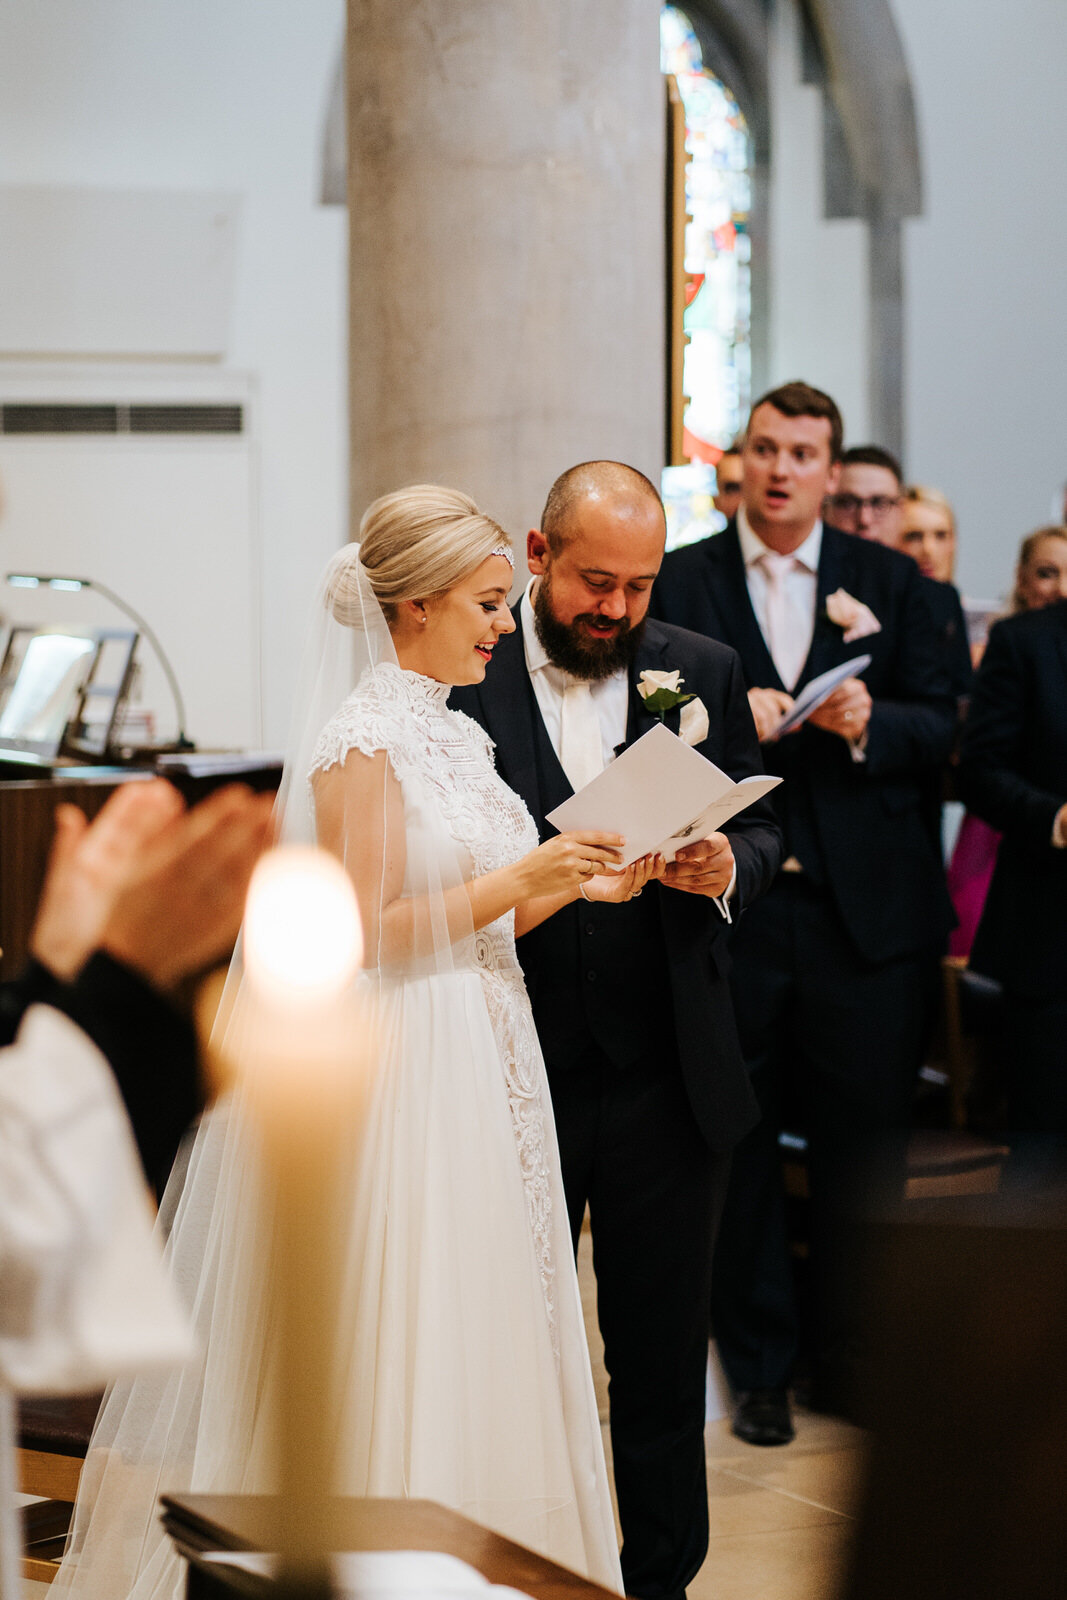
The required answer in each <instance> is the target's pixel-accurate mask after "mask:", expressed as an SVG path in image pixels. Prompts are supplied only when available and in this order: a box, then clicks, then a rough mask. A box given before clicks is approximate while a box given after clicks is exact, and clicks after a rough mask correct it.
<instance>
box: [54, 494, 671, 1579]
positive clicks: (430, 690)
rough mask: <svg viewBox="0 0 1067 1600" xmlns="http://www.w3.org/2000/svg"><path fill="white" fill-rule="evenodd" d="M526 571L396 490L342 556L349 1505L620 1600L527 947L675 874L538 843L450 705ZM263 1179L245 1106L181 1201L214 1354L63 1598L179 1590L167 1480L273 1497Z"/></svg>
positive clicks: (143, 1425)
mask: <svg viewBox="0 0 1067 1600" xmlns="http://www.w3.org/2000/svg"><path fill="white" fill-rule="evenodd" d="M512 576H513V563H512V555H511V550H510V547H509V545H508V542H507V538H506V536H505V535H504V534H503V532H502V531H501V529H500V528H499V527H498V526H497V524H496V523H494V522H492V521H491V520H490V519H489V518H488V517H485V516H483V515H482V513H481V512H480V511H479V510H478V508H477V506H476V505H475V504H474V503H473V501H471V500H469V499H468V498H467V497H466V496H465V495H462V494H459V493H457V492H455V491H453V490H448V489H442V488H436V487H431V486H418V487H414V488H409V489H404V490H401V491H399V492H398V493H396V494H391V495H386V496H384V497H383V498H382V499H380V500H377V501H375V503H374V504H373V505H372V506H371V507H370V508H369V509H368V511H367V512H366V514H365V516H364V518H363V521H362V524H361V528H360V542H359V543H358V544H352V545H348V546H346V547H345V548H344V549H343V550H341V551H340V552H339V553H338V555H337V556H336V557H335V558H334V559H333V561H332V562H331V563H330V566H329V568H328V569H327V573H326V576H325V582H324V587H323V591H322V603H321V605H320V607H319V608H318V613H317V617H318V620H317V629H316V631H317V634H318V637H317V638H316V639H315V640H314V641H313V644H312V647H311V650H310V652H309V660H308V664H307V666H306V668H305V675H306V685H305V693H304V695H303V696H302V700H303V710H302V711H301V724H302V726H301V732H300V736H299V738H298V740H297V748H296V752H295V755H294V756H293V758H292V760H291V761H290V763H289V764H288V766H287V774H286V783H285V784H284V786H283V794H282V804H283V812H284V821H283V827H282V834H283V837H284V838H286V839H291V840H295V839H301V838H304V839H309V838H317V840H318V841H319V842H320V843H321V844H323V845H324V846H325V847H326V848H327V849H329V850H331V851H333V852H334V853H335V854H336V855H338V856H339V857H340V858H341V860H342V861H343V862H344V864H345V866H346V868H347V870H348V872H349V874H350V875H351V878H352V880H353V882H354V884H355V888H356V892H357V896H358V899H359V904H360V910H361V914H362V917H363V922H364V937H365V942H366V948H367V952H368V955H367V961H366V965H367V971H366V973H365V975H364V977H363V979H362V982H363V983H364V984H365V985H367V986H368V987H369V988H371V989H373V993H374V1000H375V1008H376V1025H377V1040H378V1053H379V1067H378V1074H377V1078H376V1082H375V1087H374V1090H373V1093H372V1100H371V1107H370V1113H369V1116H368V1119H367V1125H366V1132H365V1135H364V1142H363V1145H362V1148H361V1149H360V1151H359V1152H358V1155H355V1156H354V1159H355V1160H356V1162H357V1170H358V1184H357V1190H356V1197H355V1202H354V1206H353V1216H352V1223H351V1228H350V1230H349V1236H348V1241H347V1251H348V1259H347V1261H346V1264H345V1273H344V1286H345V1288H344V1295H345V1313H344V1320H343V1321H342V1327H343V1328H344V1330H345V1332H344V1336H343V1343H344V1346H345V1351H346V1371H345V1391H346V1392H345V1401H344V1405H343V1408H342V1415H341V1417H340V1419H339V1435H340V1440H341V1444H340V1456H341V1470H340V1474H339V1492H340V1493H342V1494H348V1495H375V1496H412V1497H421V1498H427V1499H432V1500H438V1501H441V1502H443V1503H445V1504H447V1505H450V1506H452V1507H454V1508H455V1509H457V1510H459V1511H462V1512H464V1513H465V1514H467V1515H469V1516H471V1517H473V1518H474V1519H475V1520H476V1521H479V1522H482V1523H484V1524H486V1525H487V1526H489V1527H491V1528H494V1529H496V1530H497V1531H498V1532H500V1533H503V1534H505V1535H506V1536H508V1537H510V1538H512V1539H515V1540H517V1541H519V1542H520V1543H523V1544H527V1545H530V1546H532V1547H533V1548H535V1549H537V1550H539V1551H541V1552H542V1553H543V1554H544V1555H546V1556H548V1557H550V1558H551V1559H553V1560H555V1561H558V1562H559V1563H561V1564H562V1565H564V1566H567V1567H571V1568H573V1569H575V1570H576V1571H578V1572H581V1573H584V1574H586V1575H587V1576H589V1577H590V1578H592V1579H594V1580H595V1581H596V1582H599V1583H601V1584H604V1585H606V1586H608V1587H611V1588H614V1589H616V1590H620V1591H621V1588H622V1583H621V1575H620V1569H619V1560H618V1553H617V1547H616V1540H615V1532H614V1524H613V1519H612V1512H611V1503H610V1499H609V1495H608V1486H607V1476H606V1471H605V1465H604V1456H603V1448H602V1441H601V1432H600V1425H599V1420H598V1417H597V1410H596V1403H595V1398H594V1394H593V1386H592V1379H591V1375H590V1370H589V1357H588V1351H587V1348H586V1343H585V1331H584V1324H583V1318H582V1309H581V1303H580V1299H579V1294H578V1283H577V1278H576V1275H575V1270H574V1262H573V1257H572V1254H571V1244H570V1234H569V1227H568V1221H567V1211H566V1206H565V1203H564V1197H563V1187H562V1181H561V1178H560V1168H559V1157H558V1151H557V1147H556V1138H555V1131H554V1127H553V1123H552V1114H551V1105H550V1102H549V1094H548V1086H547V1082H546V1077H545V1069H544V1063H543V1061H542V1058H541V1054H540V1050H539V1047H538V1043H537V1037H536V1034H535V1032H534V1027H533V1019H532V1016H531V1013H530V1006H529V1002H528V1000H527V996H526V991H525V988H524V986H523V979H522V973H521V969H520V967H519V965H518V961H517V958H516V954H515V936H516V934H521V933H523V932H525V931H526V930H528V929H529V928H532V927H534V926H536V924H537V923H539V922H540V921H543V920H544V919H545V918H546V917H548V916H551V915H552V914H553V913H554V912H555V911H556V910H558V909H559V908H561V907H562V906H564V905H567V904H569V903H571V902H572V901H573V900H575V899H576V898H577V897H578V896H579V895H583V896H584V897H585V898H587V899H598V900H622V899H625V898H627V897H628V896H630V895H633V894H636V893H638V892H639V891H640V889H641V888H642V886H643V885H644V883H645V882H647V881H648V879H649V878H650V877H654V876H658V875H659V874H660V873H661V872H662V870H663V863H662V861H661V860H660V859H659V858H645V859H644V860H643V861H641V862H638V863H636V864H635V865H634V866H632V867H630V868H628V869H627V870H626V871H621V872H620V871H613V872H612V871H608V870H606V869H608V868H609V867H610V866H611V864H612V863H616V864H617V863H618V861H619V859H620V851H619V846H620V845H621V844H622V842H623V841H622V840H620V839H618V838H616V837H614V836H610V835H607V834H598V833H578V834H563V835H560V836H558V837H556V838H554V839H551V840H549V841H548V842H547V843H545V844H541V845H539V844H538V840H537V832H536V829H535V827H534V824H533V821H532V819H531V817H530V816H529V813H528V812H527V811H526V809H525V807H524V805H523V803H522V801H521V800H520V799H519V798H518V796H517V795H516V794H515V793H514V792H513V791H512V790H510V789H509V788H508V787H507V786H506V785H505V784H504V783H503V781H502V780H501V779H500V778H499V777H498V776H497V774H496V771H495V769H494V765H493V754H492V745H491V742H490V740H489V739H488V737H487V735H486V734H485V733H484V732H483V731H482V730H481V729H480V728H479V727H478V726H477V725H476V724H475V723H474V722H472V721H470V720H469V719H468V718H467V717H465V716H463V715H462V714H461V713H459V712H453V711H450V710H449V709H448V706H447V699H448V693H449V689H450V688H451V687H452V686H453V685H455V684H469V683H475V682H480V681H481V679H482V677H483V676H484V674H485V672H486V670H487V669H488V670H490V671H491V670H492V668H491V666H490V662H491V659H492V653H493V647H494V645H495V643H496V641H497V639H498V637H499V636H500V634H502V633H507V632H511V631H512V629H513V628H514V622H513V620H512V617H511V614H510V611H509V610H508V605H507V595H508V590H509V588H510V587H511V582H512ZM353 657H354V658H355V659H354V661H353ZM353 682H354V683H355V689H354V690H352V691H351V692H350V693H347V698H346V697H345V695H346V692H347V690H348V689H349V686H350V685H351V684H352V683H353ZM236 965H237V961H236V958H235V968H236ZM234 978H235V974H234V973H233V972H231V979H234ZM236 981H239V978H238V979H237V980H236ZM234 1014H235V1015H236V1014H239V1008H234ZM255 1171H256V1158H255V1150H254V1146H253V1140H252V1136H251V1133H250V1131H249V1128H248V1126H247V1123H246V1121H245V1119H243V1118H242V1116H241V1111H240V1106H239V1104H237V1103H235V1101H234V1099H233V1098H231V1099H230V1100H229V1101H228V1102H224V1103H222V1104H220V1105H219V1106H218V1107H216V1109H215V1110H213V1111H212V1112H211V1113H210V1114H209V1115H208V1116H207V1117H206V1118H205V1119H204V1121H203V1123H202V1124H201V1127H200V1130H199V1132H198V1134H197V1138H196V1142H195V1145H194V1148H193V1154H192V1157H191V1159H190V1163H189V1167H188V1172H187V1175H186V1176H185V1178H184V1181H183V1180H181V1179H179V1178H177V1177H176V1178H175V1179H173V1180H172V1184H171V1185H170V1186H169V1187H168V1191H167V1194H166V1195H165V1196H164V1201H163V1206H162V1213H163V1215H165V1216H169V1215H172V1216H173V1226H172V1230H171V1234H170V1238H169V1241H168V1245H167V1251H168V1256H169V1259H170V1262H171V1265H172V1269H173V1271H174V1273H175V1276H176V1278H177V1281H178V1283H179V1285H180V1286H181V1287H182V1288H183V1290H184V1291H185V1293H186V1296H187V1300H188V1303H189V1305H190V1307H191V1309H192V1311H193V1314H194V1317H195V1321H196V1326H197V1330H198V1333H199V1335H200V1342H201V1358H200V1359H199V1360H198V1362H196V1363H194V1364H193V1367H192V1369H186V1370H185V1371H184V1372H182V1373H181V1374H179V1375H177V1376H175V1377H173V1378H172V1379H170V1380H169V1381H164V1380H148V1379H139V1380H135V1381H134V1382H132V1383H128V1384H124V1385H121V1386H116V1387H115V1388H114V1389H112V1390H111V1391H110V1392H109V1395H108V1397H107V1399H106V1401H105V1405H104V1407H103V1409H102V1411H101V1414H100V1418H99V1419H98V1422H97V1427H96V1431H95V1433H94V1436H93V1441H92V1444H91V1446H90V1451H89V1456H88V1458H87V1461H86V1467H85V1471H84V1473H83V1477H82V1485H81V1489H80V1491H79V1498H78V1504H77V1508H76V1511H75V1520H74V1527H73V1530H72V1536H71V1541H70V1545H69V1547H68V1552H67V1555H66V1557H65V1558H64V1561H63V1565H62V1567H61V1569H60V1573H59V1575H58V1577H57V1579H56V1583H55V1587H54V1588H53V1594H55V1595H60V1594H72V1595H77V1596H84V1597H92V1600H98V1597H99V1596H101V1595H105V1594H106V1595H109V1596H114V1597H116V1600H118V1597H120V1596H131V1597H136V1600H150V1597H151V1600H173V1597H176V1596H177V1594H178V1593H179V1589H180V1583H181V1573H180V1570H179V1563H178V1560H177V1558H176V1556H175V1555H174V1554H173V1552H172V1550H171V1548H170V1546H169V1543H168V1542H167V1541H166V1539H165V1537H164V1535H163V1534H162V1531H161V1530H160V1528H159V1525H158V1521H157V1512H156V1501H157V1498H158V1495H159V1494H161V1493H167V1492H171V1493H181V1492H187V1491H195V1492H201V1493H206V1492H218V1493H258V1492H266V1491H269V1489H270V1488H271V1469H270V1458H269V1425H268V1415H267V1413H268V1407H269V1402H268V1401H265V1400H264V1394H265V1393H266V1394H267V1395H269V1393H270V1389H271V1366H272V1363H271V1347H270V1340H269V1336H268V1321H267V1316H268V1313H267V1305H266V1293H265V1277H266V1274H265V1273H264V1272H263V1270H262V1266H261V1262H262V1250H261V1245H262V1242H263V1241H262V1235H263V1231H264V1223H263V1221H262V1212H261V1208H260V1206H259V1205H258V1204H257V1202H256V1188H255ZM172 1188H174V1189H180V1193H178V1194H176V1195H172V1194H171V1189H172Z"/></svg>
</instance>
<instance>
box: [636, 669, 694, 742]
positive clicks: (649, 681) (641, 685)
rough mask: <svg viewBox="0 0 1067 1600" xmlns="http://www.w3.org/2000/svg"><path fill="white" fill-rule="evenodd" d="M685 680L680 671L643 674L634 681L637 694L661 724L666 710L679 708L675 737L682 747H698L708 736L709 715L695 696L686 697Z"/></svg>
mask: <svg viewBox="0 0 1067 1600" xmlns="http://www.w3.org/2000/svg"><path fill="white" fill-rule="evenodd" d="M684 682H685V679H684V678H683V677H682V674H681V673H680V672H677V671H675V672H642V674H641V676H640V677H639V678H638V680H637V692H638V694H639V695H640V696H641V699H642V700H643V701H644V702H645V706H646V708H647V709H648V710H649V711H652V712H654V713H655V714H656V716H658V717H659V720H660V721H661V722H662V721H663V720H664V719H665V717H666V715H667V712H668V711H673V710H674V709H675V707H676V706H681V708H682V714H681V722H680V724H679V727H678V736H679V738H680V739H682V740H683V742H684V743H685V744H700V743H702V741H703V740H704V739H706V738H707V736H708V713H707V709H706V707H705V705H704V702H703V700H699V699H698V698H697V696H696V695H695V694H685V693H684V692H683V690H682V684H683V683H684Z"/></svg>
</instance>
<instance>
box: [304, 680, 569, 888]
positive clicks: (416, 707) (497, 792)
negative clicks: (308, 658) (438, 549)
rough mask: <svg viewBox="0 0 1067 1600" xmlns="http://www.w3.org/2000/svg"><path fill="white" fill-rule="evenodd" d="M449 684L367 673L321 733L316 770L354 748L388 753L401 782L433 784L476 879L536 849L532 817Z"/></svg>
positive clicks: (367, 752) (490, 743) (313, 765)
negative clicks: (451, 697) (454, 705)
mask: <svg viewBox="0 0 1067 1600" xmlns="http://www.w3.org/2000/svg"><path fill="white" fill-rule="evenodd" d="M450 688H451V685H450V684H447V683H438V682H437V680H436V679H435V678H424V677H423V676H422V675H421V674H420V673H417V672H405V671H404V670H403V669H402V668H401V667H399V666H396V665H394V664H392V663H391V662H387V663H385V664H383V665H381V666H378V667H376V668H375V669H374V670H373V672H370V673H367V674H365V675H364V677H363V679H362V680H361V681H360V683H359V684H358V685H357V687H356V689H355V690H354V691H353V693H352V694H350V695H349V697H348V699H347V700H346V701H345V702H344V704H343V705H342V706H341V708H340V709H339V710H338V711H337V712H336V714H335V715H334V716H333V717H331V719H330V721H329V722H328V723H327V725H326V727H325V728H324V729H323V731H322V733H321V735H320V736H319V741H318V744H317V745H316V747H315V753H314V755H313V757H312V761H311V771H312V772H313V773H314V772H316V771H319V770H324V769H325V768H327V767H331V766H333V765H334V764H335V763H337V762H342V761H344V759H345V757H346V756H347V755H348V753H349V751H350V750H359V751H361V752H362V754H363V755H367V756H370V755H374V754H375V753H376V752H377V751H379V750H384V751H385V753H386V755H387V756H388V758H389V763H390V765H391V766H392V768H393V771H394V772H395V773H396V775H397V777H398V778H399V779H400V781H401V784H403V783H404V782H405V780H407V781H415V782H418V783H419V784H429V785H430V787H431V788H432V790H433V793H434V795H435V797H436V799H437V800H438V802H439V804H440V806H441V810H442V813H443V815H444V817H445V819H446V820H447V823H448V831H449V833H450V834H451V836H452V838H453V839H454V840H455V842H456V843H457V844H459V845H461V846H462V847H463V848H464V849H465V850H466V851H467V852H468V854H469V857H470V870H471V873H472V875H473V876H475V877H480V876H481V875H482V874H483V873H486V872H493V871H495V870H496V868H498V867H505V866H510V865H511V863H512V862H514V861H518V860H520V859H521V857H522V856H524V855H526V854H527V853H528V852H529V851H530V850H533V849H535V848H536V845H537V842H538V841H537V829H536V827H535V826H534V821H533V818H532V817H531V816H530V813H529V812H528V811H527V809H526V807H525V806H524V805H523V803H522V801H521V800H520V799H519V796H518V795H517V794H516V793H515V792H514V790H512V789H509V788H508V786H507V784H506V783H504V782H503V780H502V779H501V778H500V777H499V775H498V773H497V771H496V768H495V766H494V765H493V741H492V740H491V739H490V737H489V735H488V734H487V733H486V732H485V731H484V729H482V728H480V727H479V726H478V724H477V723H476V722H474V721H472V719H471V718H470V717H468V716H465V715H464V713H463V712H462V711H450V710H449V709H448V703H447V702H448V694H449V690H450Z"/></svg>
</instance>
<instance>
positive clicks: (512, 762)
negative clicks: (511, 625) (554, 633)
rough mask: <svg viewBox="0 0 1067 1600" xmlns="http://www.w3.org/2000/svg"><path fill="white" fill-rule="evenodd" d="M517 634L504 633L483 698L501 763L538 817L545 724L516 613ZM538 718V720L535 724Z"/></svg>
mask: <svg viewBox="0 0 1067 1600" xmlns="http://www.w3.org/2000/svg"><path fill="white" fill-rule="evenodd" d="M512 615H513V617H514V618H515V632H514V633H506V634H504V635H503V636H502V637H501V639H500V641H499V642H498V644H497V647H496V649H495V650H494V651H493V659H492V661H491V662H490V664H489V675H490V682H491V691H490V692H489V693H488V694H482V695H481V696H480V699H481V704H482V707H483V711H484V715H485V727H486V731H487V733H488V734H489V737H490V738H491V739H492V741H493V743H494V744H495V745H496V748H497V760H498V765H499V766H500V768H501V771H502V772H503V773H504V774H505V775H506V777H507V781H508V783H509V784H510V785H511V787H512V788H513V789H514V790H515V791H516V792H517V793H518V794H520V795H521V796H522V798H523V800H524V801H525V802H526V805H527V807H528V808H529V810H530V811H531V812H532V813H533V815H534V816H539V815H542V812H541V786H540V782H539V775H538V768H537V741H538V733H539V732H540V731H543V730H542V729H539V728H538V724H539V723H540V721H541V718H540V715H539V714H538V711H537V702H536V700H535V698H534V695H533V691H532V688H531V685H530V675H529V673H528V672H527V670H526V653H525V650H524V648H523V642H522V618H521V616H520V615H519V608H518V606H516V607H515V608H514V610H513V612H512ZM535 718H536V721H535Z"/></svg>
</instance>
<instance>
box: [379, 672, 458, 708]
mask: <svg viewBox="0 0 1067 1600" xmlns="http://www.w3.org/2000/svg"><path fill="white" fill-rule="evenodd" d="M387 665H389V666H390V667H392V668H393V670H394V671H396V672H399V673H400V675H401V677H402V678H403V680H404V683H405V684H406V686H407V688H408V690H409V691H410V693H411V697H412V699H413V700H430V701H433V702H434V703H435V704H438V705H442V706H443V705H444V703H445V701H446V700H447V699H448V697H449V694H450V693H451V692H452V690H453V689H454V688H455V685H454V684H451V683H442V682H441V680H440V679H439V678H428V677H427V676H426V674H425V673H424V672H415V671H414V670H413V668H411V667H402V666H401V665H400V663H399V661H396V662H393V661H390V662H388V663H387Z"/></svg>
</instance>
